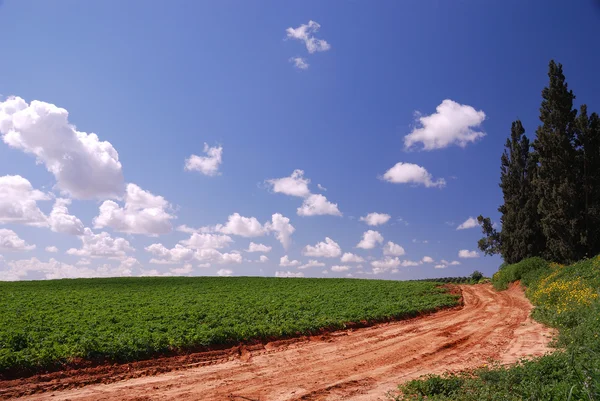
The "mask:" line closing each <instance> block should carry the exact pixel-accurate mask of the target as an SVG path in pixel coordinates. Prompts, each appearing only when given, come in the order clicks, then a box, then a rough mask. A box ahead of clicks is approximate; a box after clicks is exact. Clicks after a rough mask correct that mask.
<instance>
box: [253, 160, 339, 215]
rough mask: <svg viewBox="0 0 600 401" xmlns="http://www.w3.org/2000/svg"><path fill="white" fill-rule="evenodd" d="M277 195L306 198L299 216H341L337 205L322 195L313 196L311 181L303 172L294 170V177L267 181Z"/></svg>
mask: <svg viewBox="0 0 600 401" xmlns="http://www.w3.org/2000/svg"><path fill="white" fill-rule="evenodd" d="M265 182H266V183H267V184H269V185H270V186H271V188H272V190H273V192H275V193H282V194H285V195H290V196H298V197H301V198H304V201H303V202H302V205H301V206H300V207H299V208H298V209H297V213H298V215H299V216H321V215H333V216H341V215H342V213H341V212H340V210H339V209H338V205H337V203H332V202H329V201H328V200H327V198H326V197H325V196H323V195H321V194H311V192H310V190H309V189H308V184H310V179H308V178H304V171H303V170H294V171H293V172H292V175H291V176H289V177H283V178H272V179H269V180H265Z"/></svg>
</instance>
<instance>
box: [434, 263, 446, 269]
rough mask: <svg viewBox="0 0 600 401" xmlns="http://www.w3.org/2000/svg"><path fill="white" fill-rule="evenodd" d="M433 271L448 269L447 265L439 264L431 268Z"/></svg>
mask: <svg viewBox="0 0 600 401" xmlns="http://www.w3.org/2000/svg"><path fill="white" fill-rule="evenodd" d="M433 267H434V268H435V269H445V268H446V267H448V265H445V264H439V265H435V266H433Z"/></svg>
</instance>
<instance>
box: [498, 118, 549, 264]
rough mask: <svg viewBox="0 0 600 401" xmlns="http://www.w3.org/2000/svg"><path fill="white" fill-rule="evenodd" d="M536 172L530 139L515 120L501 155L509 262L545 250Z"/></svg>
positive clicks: (503, 241)
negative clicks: (534, 183)
mask: <svg viewBox="0 0 600 401" xmlns="http://www.w3.org/2000/svg"><path fill="white" fill-rule="evenodd" d="M536 172H537V165H536V163H535V161H534V160H533V159H532V158H531V150H530V143H529V139H528V138H527V136H525V129H524V128H523V124H522V123H521V121H519V120H517V121H515V122H513V123H512V127H511V135H510V138H509V139H507V140H506V145H505V150H504V153H503V154H502V157H501V173H500V188H502V195H503V198H504V203H503V204H502V205H501V206H500V207H499V208H498V211H499V212H500V213H501V214H502V217H501V218H500V221H501V222H502V231H501V232H500V242H501V247H500V249H501V254H502V257H503V258H504V260H505V261H506V262H507V263H516V262H518V261H520V260H522V259H525V258H528V257H531V256H539V255H540V254H541V253H542V252H543V250H544V241H543V235H542V232H541V229H540V226H539V215H538V213H537V203H536V196H535V190H534V187H533V183H532V176H533V175H534V174H535V173H536Z"/></svg>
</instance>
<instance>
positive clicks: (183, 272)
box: [169, 263, 194, 276]
mask: <svg viewBox="0 0 600 401" xmlns="http://www.w3.org/2000/svg"><path fill="white" fill-rule="evenodd" d="M192 271H194V267H193V266H192V264H191V263H186V264H184V265H183V266H182V267H174V268H172V269H169V272H171V273H173V274H176V275H179V276H187V275H189V274H190V273H191V272H192Z"/></svg>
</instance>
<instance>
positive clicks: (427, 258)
mask: <svg viewBox="0 0 600 401" xmlns="http://www.w3.org/2000/svg"><path fill="white" fill-rule="evenodd" d="M421 262H423V263H433V258H432V257H431V256H423V259H421Z"/></svg>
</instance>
